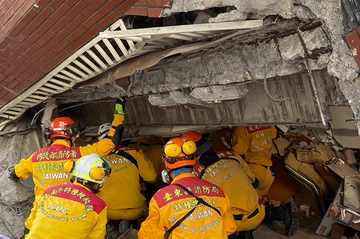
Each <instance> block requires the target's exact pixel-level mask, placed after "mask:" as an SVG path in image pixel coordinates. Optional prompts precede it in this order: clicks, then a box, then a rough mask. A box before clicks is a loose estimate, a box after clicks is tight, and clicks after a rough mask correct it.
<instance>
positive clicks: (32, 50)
mask: <svg viewBox="0 0 360 239" xmlns="http://www.w3.org/2000/svg"><path fill="white" fill-rule="evenodd" d="M39 49H40V45H39V41H38V42H37V43H35V44H34V45H32V46H31V47H30V48H28V49H27V50H26V51H25V52H24V54H25V55H26V56H27V57H31V56H32V55H34V54H35V53H36V52H37V51H38V50H39Z"/></svg>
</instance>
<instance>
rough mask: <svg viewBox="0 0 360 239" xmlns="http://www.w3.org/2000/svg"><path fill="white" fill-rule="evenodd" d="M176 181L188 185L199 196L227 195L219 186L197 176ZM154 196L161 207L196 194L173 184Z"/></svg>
mask: <svg viewBox="0 0 360 239" xmlns="http://www.w3.org/2000/svg"><path fill="white" fill-rule="evenodd" d="M175 183H176V184H180V185H182V186H184V187H186V188H187V189H189V190H190V191H191V192H192V193H193V194H194V195H196V196H197V197H210V198H211V197H225V194H224V192H223V191H222V190H221V189H220V188H219V187H218V186H216V185H214V184H212V183H209V182H207V181H204V180H201V179H199V178H197V177H190V178H183V179H180V180H178V181H176V182H175ZM153 198H154V199H155V201H156V202H157V204H158V206H159V208H162V207H164V206H166V205H168V204H169V203H172V202H176V201H179V200H183V199H187V198H192V199H195V198H194V196H192V195H190V194H188V193H187V192H186V191H184V189H182V188H180V187H178V186H176V185H172V184H171V185H169V186H167V187H165V188H163V189H161V190H159V191H158V192H157V193H156V194H155V195H154V196H153Z"/></svg>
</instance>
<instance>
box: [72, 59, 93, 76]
mask: <svg viewBox="0 0 360 239" xmlns="http://www.w3.org/2000/svg"><path fill="white" fill-rule="evenodd" d="M73 63H74V64H75V65H77V66H78V67H80V68H81V69H82V70H83V71H86V72H87V73H88V75H93V74H94V71H92V70H91V69H89V67H87V66H85V65H84V64H83V63H81V62H80V61H78V60H75V61H73Z"/></svg>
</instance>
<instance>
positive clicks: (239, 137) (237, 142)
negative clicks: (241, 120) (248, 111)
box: [232, 126, 250, 155]
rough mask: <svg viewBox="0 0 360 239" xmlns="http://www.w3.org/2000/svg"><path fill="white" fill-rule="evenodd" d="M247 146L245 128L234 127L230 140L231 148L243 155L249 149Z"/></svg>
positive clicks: (247, 140)
mask: <svg viewBox="0 0 360 239" xmlns="http://www.w3.org/2000/svg"><path fill="white" fill-rule="evenodd" d="M249 147H250V145H249V139H248V136H247V133H246V130H245V128H244V127H242V126H239V127H235V130H234V137H233V141H232V149H233V150H234V151H235V152H236V153H238V154H240V155H243V154H245V153H246V152H247V151H248V150H249Z"/></svg>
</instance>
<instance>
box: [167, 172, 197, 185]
mask: <svg viewBox="0 0 360 239" xmlns="http://www.w3.org/2000/svg"><path fill="white" fill-rule="evenodd" d="M193 177H195V176H194V174H192V173H182V174H180V175H178V176H176V177H175V178H174V179H173V181H172V182H171V184H173V183H175V182H176V181H178V180H180V179H183V178H193Z"/></svg>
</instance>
